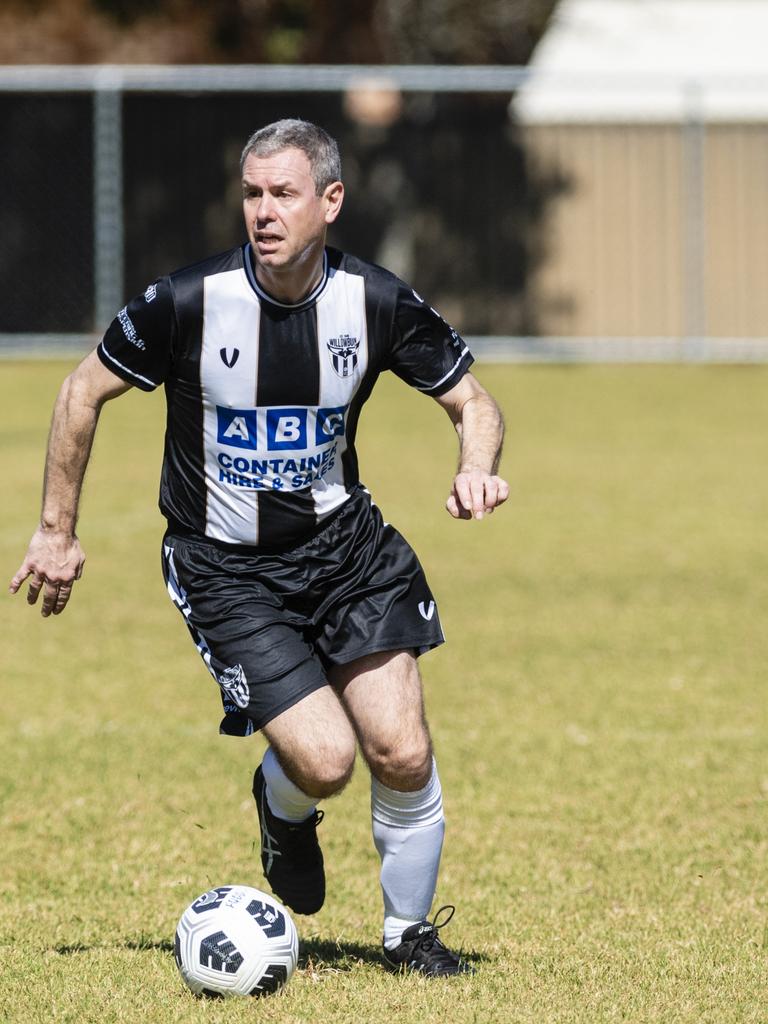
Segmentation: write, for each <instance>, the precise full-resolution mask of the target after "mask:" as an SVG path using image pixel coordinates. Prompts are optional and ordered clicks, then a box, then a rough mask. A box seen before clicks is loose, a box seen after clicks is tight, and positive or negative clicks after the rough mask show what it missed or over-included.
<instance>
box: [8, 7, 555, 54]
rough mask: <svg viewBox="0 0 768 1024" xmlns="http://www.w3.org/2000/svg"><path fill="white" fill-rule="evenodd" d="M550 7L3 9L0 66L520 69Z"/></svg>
mask: <svg viewBox="0 0 768 1024" xmlns="http://www.w3.org/2000/svg"><path fill="white" fill-rule="evenodd" d="M555 5H556V0H484V2H483V3H480V4H478V3H477V2H476V0H353V2H352V3H347V2H344V0H216V2H214V3H211V2H210V0H4V2H3V4H2V10H1V11H0V63H5V64H15V63H48V64H69V63H75V64H90V63H116V64H122V63H128V64H130V63H167V64H186V63H193V64H195V63H205V64H216V63H225V64H228V63H241V62H242V63H259V64H262V63H298V64H302V63H309V64H411V63H413V64H433V63H434V64H525V63H526V62H527V60H528V59H529V57H530V55H531V52H532V51H533V48H534V47H535V45H536V43H537V41H538V40H539V38H540V37H541V35H542V34H543V32H544V30H545V28H546V25H547V22H548V20H549V17H550V15H551V14H552V11H553V9H554V7H555Z"/></svg>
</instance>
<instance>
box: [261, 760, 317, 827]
mask: <svg viewBox="0 0 768 1024" xmlns="http://www.w3.org/2000/svg"><path fill="white" fill-rule="evenodd" d="M261 770H262V771H263V772H264V781H265V783H266V788H267V803H268V804H269V809H270V811H272V813H273V814H274V815H275V816H276V817H278V818H282V819H283V821H293V822H297V821H306V819H307V818H308V817H309V816H310V814H311V813H312V812H313V811H314V809H315V807H316V806H317V800H316V798H315V797H313V796H307V794H306V793H304V792H302V790H300V789H299V787H298V786H297V785H296V784H295V783H294V782H291V780H290V779H289V778H288V776H287V775H286V774H285V772H284V771H283V766H282V765H281V764H280V762H279V761H278V759H277V754H276V753H275V752H274V750H273V749H272V747H267V752H266V753H265V754H264V760H263V761H262V762H261Z"/></svg>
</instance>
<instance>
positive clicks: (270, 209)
mask: <svg viewBox="0 0 768 1024" xmlns="http://www.w3.org/2000/svg"><path fill="white" fill-rule="evenodd" d="M274 213H275V210H274V202H273V199H272V196H270V195H268V194H267V193H266V192H265V193H264V194H263V195H261V196H260V197H259V201H258V203H257V205H256V219H257V220H258V221H260V222H262V223H263V222H264V221H270V220H274Z"/></svg>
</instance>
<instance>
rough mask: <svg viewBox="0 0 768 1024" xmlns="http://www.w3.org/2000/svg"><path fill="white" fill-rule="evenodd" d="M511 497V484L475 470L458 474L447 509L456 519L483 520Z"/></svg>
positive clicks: (498, 477)
mask: <svg viewBox="0 0 768 1024" xmlns="http://www.w3.org/2000/svg"><path fill="white" fill-rule="evenodd" d="M508 497H509V484H508V483H507V481H506V480H502V478H501V477H500V476H492V475H491V474H490V473H485V472H483V471H482V470H479V469H475V470H471V471H463V472H461V473H457V475H456V476H455V477H454V480H453V487H452V488H451V493H450V494H449V495H448V500H447V501H446V503H445V507H446V508H447V509H448V511H449V512H450V513H451V515H452V516H453V518H454V519H482V518H483V516H484V515H485V514H486V513H488V514H489V515H490V513H491V512H493V510H494V509H495V508H498V506H499V505H501V504H503V503H504V502H505V501H506V500H507V498H508Z"/></svg>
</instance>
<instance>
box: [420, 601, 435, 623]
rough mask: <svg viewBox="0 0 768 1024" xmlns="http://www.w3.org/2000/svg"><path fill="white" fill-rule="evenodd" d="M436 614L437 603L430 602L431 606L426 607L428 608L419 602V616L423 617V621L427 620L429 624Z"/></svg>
mask: <svg viewBox="0 0 768 1024" xmlns="http://www.w3.org/2000/svg"><path fill="white" fill-rule="evenodd" d="M434 614H435V602H434V601H430V602H429V604H428V605H426V606H425V604H424V602H423V601H419V615H420V616H421V617H422V619H426V620H427V622H429V620H430V619H431V618H432V616H433V615H434Z"/></svg>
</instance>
